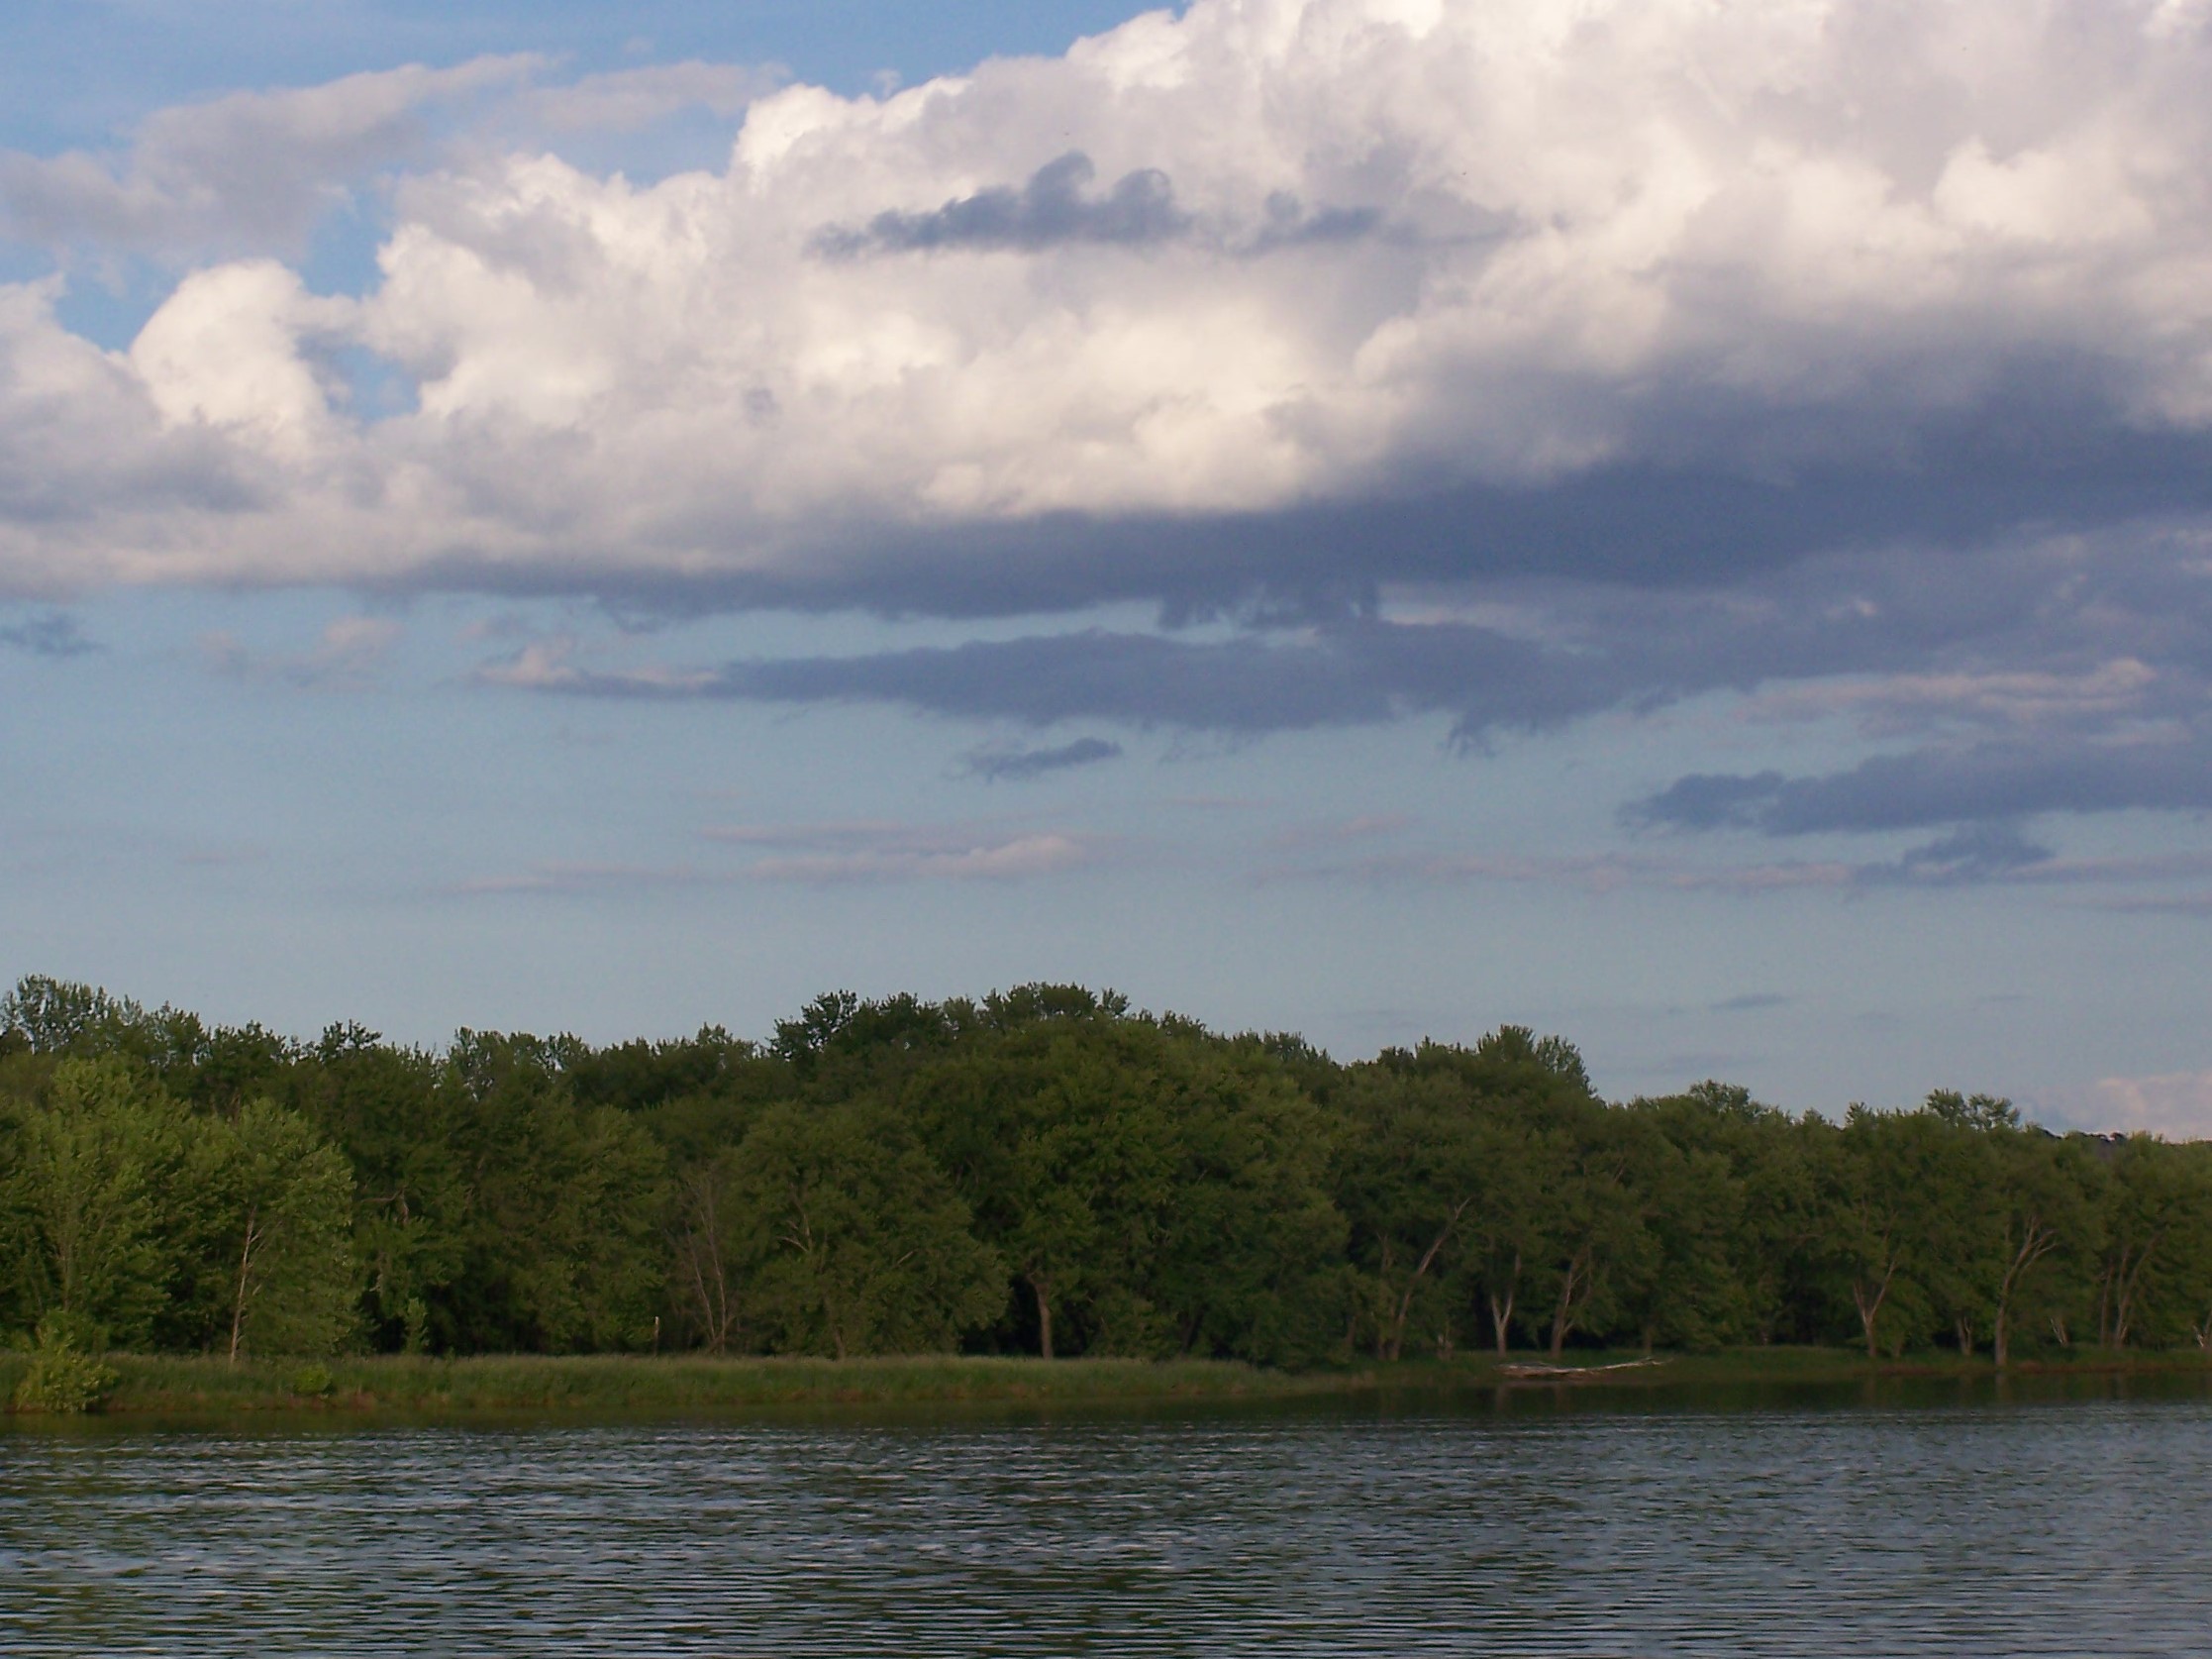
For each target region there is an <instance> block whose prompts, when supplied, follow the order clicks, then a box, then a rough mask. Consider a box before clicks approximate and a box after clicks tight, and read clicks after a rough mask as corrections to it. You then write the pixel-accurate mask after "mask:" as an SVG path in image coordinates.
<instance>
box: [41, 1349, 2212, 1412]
mask: <svg viewBox="0 0 2212 1659" xmlns="http://www.w3.org/2000/svg"><path fill="white" fill-rule="evenodd" d="M104 1363H105V1364H106V1366H107V1367H108V1368H109V1370H110V1371H112V1372H113V1374H114V1382H113V1385H112V1387H111V1388H110V1389H109V1391H108V1392H107V1394H106V1396H105V1398H104V1399H103V1400H102V1401H101V1403H100V1405H99V1407H98V1408H99V1409H101V1410H103V1411H105V1412H107V1413H110V1414H129V1415H140V1414H145V1415H193V1416H199V1415H209V1414H213V1415H227V1414H230V1413H234V1412H251V1411H332V1412H375V1411H397V1412H410V1413H428V1414H445V1413H456V1414H466V1413H470V1412H491V1411H577V1412H588V1411H624V1412H666V1413H670V1414H682V1413H686V1412H700V1411H725V1410H742V1409H746V1408H748V1407H762V1406H785V1405H893V1406H896V1405H931V1404H955V1403H971V1402H972V1403H992V1402H999V1403H1006V1404H1040V1405H1087V1404H1096V1405H1111V1404H1115V1403H1120V1402H1128V1403H1140V1404H1141V1403H1144V1402H1147V1401H1157V1402H1162V1403H1164V1402H1170V1401H1185V1402H1191V1403H1198V1402H1207V1401H1220V1402H1236V1401H1261V1400H1300V1399H1308V1400H1311V1399H1327V1398H1352V1397H1359V1396H1380V1395H1398V1394H1417V1393H1459V1392H1464V1391H1471V1390H1494V1389H1505V1390H1513V1391H1521V1390H1544V1391H1549V1390H1558V1389H1561V1388H1575V1389H1583V1388H1602V1389H1605V1390H1607V1391H1618V1390H1641V1389H1660V1388H1663V1389H1670V1390H1674V1389H1687V1390H1743V1389H1759V1388H1787V1387H1790V1386H1806V1387H1815V1386H1832V1385H1838V1384H1852V1383H1880V1382H1883V1381H1907V1382H1942V1381H1945V1380H1956V1381H1958V1382H1961V1383H1971V1382H1973V1381H1975V1380H1983V1381H1986V1380H1988V1379H1989V1378H1991V1377H1992V1375H1993V1368H1992V1366H1991V1364H1990V1362H1989V1361H1988V1360H1987V1359H1986V1358H1968V1357H1961V1356H1959V1355H1953V1354H1945V1353H1933V1354H1925V1355H1917V1356H1907V1357H1906V1358H1904V1359H1901V1360H1880V1361H1869V1360H1868V1359H1866V1357H1865V1356H1864V1355H1863V1354H1856V1353H1853V1352H1851V1351H1849V1350H1846V1349H1835V1348H1779V1347H1776V1348H1749V1349H1733V1350H1726V1351H1723V1352H1718V1353H1701V1354H1660V1355H1657V1356H1653V1357H1650V1358H1649V1359H1646V1358H1645V1357H1644V1356H1641V1355H1635V1354H1607V1353H1577V1354H1573V1355H1570V1356H1568V1357H1567V1361H1566V1363H1565V1364H1564V1365H1563V1366H1561V1367H1558V1368H1557V1369H1555V1368H1552V1367H1550V1366H1549V1365H1547V1364H1546V1363H1545V1362H1544V1360H1543V1358H1542V1356H1539V1355H1532V1354H1514V1355H1511V1356H1508V1357H1507V1358H1506V1359H1505V1360H1503V1361H1500V1360H1498V1359H1497V1358H1495V1357H1494V1356H1490V1355H1466V1356H1458V1357H1455V1358H1453V1359H1450V1360H1435V1359H1425V1360H1410V1361H1406V1362H1403V1363H1401V1364H1396V1365H1382V1364H1370V1365H1357V1366H1349V1367H1342V1368H1331V1369H1325V1370H1316V1371H1306V1372H1282V1371H1268V1370H1263V1369H1260V1368H1258V1367H1255V1366H1249V1365H1243V1364H1238V1363H1234V1362H1228V1361H1215V1360H1168V1361H1157V1362H1155V1361H1148V1360H1113V1359H1075V1360H1056V1361H1052V1362H1046V1361H1042V1360H1035V1359H1026V1358H1018V1357H1000V1356H962V1355H929V1356H919V1357H912V1358H896V1357H894V1358H875V1359H855V1360H842V1361H840V1360H825V1359H795V1358H777V1359H758V1358H746V1359H715V1358H710V1357H707V1356H703V1355H667V1356H658V1357H648V1356H642V1355H570V1356H543V1355H490V1356H481V1357H475V1358H466V1359H430V1358H414V1357H408V1356H404V1355H369V1356H354V1357H351V1358H341V1359H333V1360H328V1361H322V1362H314V1363H305V1362H300V1361H296V1360H294V1361H281V1360H247V1361H243V1362H241V1363H240V1364H238V1365H235V1366H234V1365H231V1364H229V1363H227V1362H226V1361H224V1360H221V1359H217V1358H213V1357H205V1356H178V1355H140V1354H110V1355H107V1356H105V1357H104ZM30 1364H31V1357H30V1356H29V1355H27V1354H20V1353H0V1401H14V1400H15V1399H16V1392H17V1387H18V1385H19V1384H20V1382H21V1380H22V1378H23V1377H24V1375H25V1373H26V1372H27V1371H28V1369H29V1367H30ZM2191 1374H2195V1375H2200V1376H2204V1377H2206V1378H2207V1379H2212V1362H2208V1360H2207V1357H2206V1356H2205V1355H2204V1354H2202V1353H2200V1352H2197V1351H2196V1350H2193V1349H2191V1350H2181V1351H2175V1352H2162V1353H2145V1352H2142V1351H2138V1350H2129V1351H2126V1352H2116V1351H2095V1350H2075V1351H2073V1352H2071V1353H2069V1354H2065V1355H2060V1356H2052V1355H2039V1356H2037V1357H2036V1358H2034V1359H2031V1360H2025V1361H2021V1362H2019V1363H2016V1364H2015V1365H2014V1366H2012V1367H2011V1368H2010V1372H2009V1375H2010V1376H2012V1377H2016V1378H2031V1377H2082V1378H2091V1377H2099V1376H2115V1377H2130V1376H2174V1377H2185V1376H2188V1375H2191Z"/></svg>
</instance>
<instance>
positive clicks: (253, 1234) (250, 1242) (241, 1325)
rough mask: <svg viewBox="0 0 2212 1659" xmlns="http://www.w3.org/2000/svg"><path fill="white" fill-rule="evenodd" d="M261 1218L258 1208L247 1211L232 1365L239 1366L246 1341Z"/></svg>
mask: <svg viewBox="0 0 2212 1659" xmlns="http://www.w3.org/2000/svg"><path fill="white" fill-rule="evenodd" d="M259 1217H260V1210H259V1208H258V1207H256V1206H252V1205H249V1206H248V1208H247V1211H246V1243H245V1244H244V1245H243V1246H242V1247H241V1248H240V1250H239V1253H238V1296H236V1297H235V1298H234V1299H233V1301H232V1303H231V1363H232V1364H233V1365H236V1364H238V1351H239V1346H240V1344H241V1343H242V1342H244V1341H245V1339H246V1301H247V1291H248V1288H249V1286H250V1285H251V1274H252V1268H253V1247H254V1246H255V1245H256V1244H258V1243H260V1241H261V1235H260V1233H259V1232H258V1231H257V1230H256V1229H255V1226H254V1223H255V1222H256V1221H257V1220H258V1219H259Z"/></svg>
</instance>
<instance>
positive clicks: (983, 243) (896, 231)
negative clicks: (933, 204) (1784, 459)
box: [814, 151, 1191, 259]
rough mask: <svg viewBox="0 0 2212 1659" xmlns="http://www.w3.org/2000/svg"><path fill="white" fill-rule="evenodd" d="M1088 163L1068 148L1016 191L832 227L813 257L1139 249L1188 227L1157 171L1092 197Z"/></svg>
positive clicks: (1093, 171)
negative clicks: (1101, 246) (1073, 247)
mask: <svg viewBox="0 0 2212 1659" xmlns="http://www.w3.org/2000/svg"><path fill="white" fill-rule="evenodd" d="M1097 176H1098V169H1097V167H1096V166H1094V165H1093V164H1092V163H1091V158H1090V157H1089V156H1085V155H1083V154H1082V153H1080V152H1079V151H1070V152H1069V153H1068V154H1067V155H1065V156H1060V157H1059V158H1058V159H1057V160H1054V161H1048V162H1047V163H1046V164H1045V165H1044V166H1042V167H1039V168H1038V169H1037V171H1036V172H1034V173H1032V174H1031V175H1030V178H1029V181H1028V182H1027V183H1026V184H1024V185H1022V186H1021V188H1020V189H1012V188H1008V187H1006V186H1004V185H1001V186H998V187H996V188H993V189H989V190H979V191H977V192H976V193H975V194H974V195H972V196H961V197H957V198H955V200H953V201H949V202H947V203H946V204H945V205H944V206H943V207H941V208H938V209H936V210H935V211H934V212H929V213H878V214H877V215H876V216H875V217H874V218H873V219H870V220H869V221H868V222H867V225H866V227H865V228H864V229H860V230H855V229H851V228H840V227H833V228H831V229H829V230H825V231H823V232H822V233H821V234H820V235H818V236H817V237H816V238H815V239H814V249H815V252H816V253H819V254H823V255H826V256H829V257H831V258H836V259H851V258H853V257H855V256H856V255H860V254H867V253H882V254H919V253H935V252H938V251H941V250H944V249H955V248H980V249H1019V250H1021V251H1023V252H1025V253H1032V252H1035V251H1037V250H1038V249H1042V248H1053V247H1057V246H1059V245H1061V244H1063V243H1110V244H1116V245H1119V246H1122V247H1127V248H1142V247H1145V246H1147V245H1149V244H1152V243H1159V242H1168V241H1172V240H1173V239H1174V238H1176V237H1179V236H1181V235H1183V234H1184V233H1185V232H1186V231H1188V230H1189V229H1190V223H1191V221H1190V217H1189V215H1188V214H1185V213H1184V212H1182V211H1181V209H1179V208H1177V207H1176V206H1175V190H1174V186H1173V185H1172V184H1171V183H1169V182H1168V178H1167V175H1166V174H1165V173H1163V172H1160V171H1158V170H1157V169H1156V168H1151V167H1147V168H1143V169H1141V170H1139V171H1137V172H1131V173H1125V174H1123V175H1122V177H1121V178H1120V179H1119V180H1118V181H1117V182H1116V183H1115V184H1114V186H1113V188H1112V189H1110V190H1107V191H1105V192H1103V193H1099V194H1092V193H1090V191H1089V188H1088V187H1089V185H1090V182H1091V180H1092V179H1094V178H1096V177H1097Z"/></svg>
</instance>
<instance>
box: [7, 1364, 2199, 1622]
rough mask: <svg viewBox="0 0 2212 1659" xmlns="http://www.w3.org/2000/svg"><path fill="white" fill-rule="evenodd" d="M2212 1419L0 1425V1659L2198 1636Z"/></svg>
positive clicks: (1455, 1417) (1862, 1416) (1830, 1414)
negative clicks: (186, 1428)
mask: <svg viewBox="0 0 2212 1659" xmlns="http://www.w3.org/2000/svg"><path fill="white" fill-rule="evenodd" d="M2207 1476H2212V1408H2208V1407H2207V1406H2206V1405H2205V1404H2204V1403H2203V1402H2202V1401H2197V1402H2193V1403H2171V1402H2168V1403H2159V1404H2146V1403H2140V1402H2124V1401H2123V1402H2106V1403H2101V1404H2094V1405H2087V1404H2084V1405H2074V1406H2069V1407H2064V1408H2060V1409H2044V1410H2033V1409H2016V1410H1994V1411H1968V1410H1957V1411H1953V1410H1918V1411H1881V1410H1871V1409H1868V1410H1851V1411H1806V1412H1760V1413H1745V1414H1742V1415H1734V1416H1730V1415H1716V1414H1711V1413H1704V1414H1690V1413H1683V1414H1672V1415H1670V1414H1666V1413H1662V1412H1655V1413H1648V1414H1641V1415H1631V1414H1606V1413H1592V1414H1589V1415H1565V1416H1560V1417H1558V1418H1555V1419H1550V1420H1533V1421H1532V1420H1516V1419H1513V1418H1510V1417H1505V1416H1496V1415H1483V1414H1480V1413H1459V1414H1455V1413H1448V1412H1440V1413H1438V1414H1435V1415H1428V1416H1421V1415H1415V1416H1407V1417H1401V1418H1368V1417H1357V1416H1332V1415H1325V1414H1317V1415H1314V1416H1311V1417H1300V1416H1280V1415H1276V1416H1265V1417H1254V1418H1237V1417H1210V1418H1206V1419H1202V1420H1193V1421H1187V1422H1175V1421H1119V1422H1091V1423H1083V1422H1055V1423H1043V1424H1039V1423H1028V1424H1018V1423H988V1422H972V1423H967V1424H955V1425H945V1424H938V1425H935V1426H929V1427H915V1426H908V1427H891V1426H880V1425H878V1426H859V1425H852V1424H846V1425H837V1424H830V1425H823V1424H783V1425H763V1424H759V1423H752V1424H744V1425H737V1424H698V1423H690V1424H677V1425H668V1424H661V1425H645V1426H641V1425H634V1424H633V1425H622V1424H615V1425H600V1426H592V1427H544V1426H537V1427H526V1428H507V1429H468V1428H451V1427H436V1428H411V1429H392V1428H385V1429H358V1430H353V1431H324V1432H320V1433H312V1434H310V1433H264V1434H251V1435H249V1434H213V1433H205V1432H201V1433H161V1434H152V1433H145V1432H140V1433H136V1434H112V1433H111V1434H94V1435H88V1436H77V1437H62V1436H51V1435H33V1434H24V1433H16V1434H8V1435H0V1650H4V1651H6V1652H8V1653H10V1654H16V1655H24V1656H34V1655H49V1654H53V1655H60V1654H67V1655H72V1656H75V1655H88V1654H127V1653H157V1654H163V1655H200V1654H211V1655H212V1654H226V1655H229V1654H241V1653H250V1654H254V1655H310V1654H439V1655H444V1654H452V1653H470V1654H510V1653H512V1654H525V1653H528V1654H536V1653H546V1652H553V1651H557V1652H560V1653H562V1654H563V1655H568V1656H573V1659H590V1656H594V1655H600V1654H641V1653H646V1654H671V1655H677V1654H680V1655H691V1654H715V1655H749V1654H786V1653H794V1652H799V1651H807V1652H815V1653H849V1654H900V1655H916V1654H939V1653H943V1654H963V1655H970V1654H972V1655H997V1654H1007V1655H1017V1654H1018V1655H1021V1656H1022V1659H1038V1656H1040V1655H1054V1654H1115V1655H1149V1654H1189V1655H1210V1654H1250V1653H1255V1652H1267V1653H1269V1654H1272V1655H1280V1656H1284V1659H1291V1656H1298V1655H1307V1654H1324V1653H1326V1654H1343V1653H1390V1654H1427V1653H1437V1654H1443V1653H1450V1654H1455V1655H1466V1654H1497V1655H1518V1654H1545V1655H1576V1656H1579V1655H1608V1656H1612V1655H1623V1656H1626V1655H1635V1656H1639V1659H1641V1656H1646V1655H1650V1656H1668V1659H1671V1656H1679V1655H1708V1654H1728V1655H1744V1656H1753V1659H1806V1656H1820V1659H1829V1656H1833V1655H1842V1654H1846V1653H1849V1654H1853V1655H1860V1654H1865V1655H1897V1656H1914V1655H1939V1654H1940V1655H1946V1656H1948V1655H1953V1654H1961V1653H1974V1654H2022V1655H2061V1654H2062V1655H2098V1656H2100V1659H2101V1656H2119V1655H2138V1654H2145V1655H2148V1654H2181V1653H2196V1654H2201V1653H2204V1652H2206V1651H2208V1650H2212V1590H2208V1589H2207V1586H2212V1481H2208V1480H2207Z"/></svg>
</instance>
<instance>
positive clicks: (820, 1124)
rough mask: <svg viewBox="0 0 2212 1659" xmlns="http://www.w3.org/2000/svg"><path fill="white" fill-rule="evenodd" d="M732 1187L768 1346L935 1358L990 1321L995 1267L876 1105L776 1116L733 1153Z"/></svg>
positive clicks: (995, 1302)
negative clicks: (927, 1354)
mask: <svg viewBox="0 0 2212 1659" xmlns="http://www.w3.org/2000/svg"><path fill="white" fill-rule="evenodd" d="M729 1176H730V1179H729V1181H728V1183H727V1193H728V1198H727V1202H728V1203H729V1204H730V1205H731V1206H732V1207H734V1208H735V1210H736V1211H737V1214H738V1217H739V1222H738V1224H739V1225H740V1226H741V1227H742V1228H743V1229H744V1230H745V1232H746V1233H747V1234H748V1235H749V1236H750V1242H751V1250H750V1253H749V1258H750V1259H749V1260H748V1261H747V1263H746V1266H747V1268H748V1270H749V1272H748V1287H747V1296H748V1297H749V1299H750V1301H751V1302H752V1303H753V1305H754V1307H755V1308H756V1309H757V1310H758V1316H759V1318H760V1320H761V1321H762V1324H763V1325H764V1327H765V1328H766V1330H767V1332H768V1334H769V1336H770V1338H771V1340H773V1341H774V1343H775V1344H776V1346H778V1347H780V1348H783V1349H786V1350H798V1351H802V1352H810V1353H829V1354H831V1355H834V1356H835V1357H836V1358H838V1359H845V1358H847V1357H848V1356H850V1355H855V1354H876V1353H921V1352H935V1351H941V1350H945V1349H950V1348H952V1347H954V1346H955V1344H956V1343H957V1341H958V1339H959V1337H960V1335H961V1334H962V1333H963V1332H965V1331H967V1330H970V1329H973V1328H974V1327H976V1326H978V1325H981V1324H983V1323H985V1322H987V1321H988V1320H989V1319H990V1318H991V1317H992V1316H993V1314H995V1313H996V1312H997V1310H998V1307H999V1303H1000V1298H1001V1296H1002V1295H1003V1287H1004V1284H1005V1280H1004V1277H1003V1275H1004V1268H1003V1266H1002V1264H1001V1263H1000V1262H999V1261H998V1259H997V1257H996V1256H995V1255H994V1254H993V1253H992V1252H991V1251H990V1250H989V1249H987V1248H986V1247H985V1246H983V1245H982V1244H980V1243H978V1242H977V1241H976V1239H975V1237H974V1236H973V1235H972V1234H971V1233H970V1232H969V1231H968V1211H967V1206H966V1205H965V1204H964V1203H962V1202H961V1201H960V1198H959V1195H958V1194H957V1193H956V1192H954V1190H953V1186H952V1183H951V1182H950V1181H949V1180H948V1179H947V1178H946V1176H945V1173H944V1172H943V1171H942V1170H941V1169H939V1167H938V1166H937V1164H936V1162H935V1161H934V1160H933V1159H932V1158H931V1157H930V1155H929V1153H928V1151H927V1150H926V1149H925V1148H923V1147H922V1146H921V1144H920V1143H919V1142H918V1141H917V1140H916V1139H915V1138H914V1136H913V1133H912V1131H911V1129H910V1128H909V1127H908V1126H907V1125H906V1124H905V1123H904V1122H903V1121H902V1120H901V1119H900V1118H898V1117H897V1116H895V1115H894V1114H892V1113H890V1112H888V1111H886V1110H884V1109H882V1108H881V1107H879V1106H871V1105H869V1104H867V1103H865V1102H854V1103H851V1104H847V1105H842V1106H835V1107H831V1108H828V1109H826V1110H819V1111H807V1110H804V1109H803V1108H800V1107H797V1106H789V1105H786V1106H778V1107H774V1108H772V1109H771V1110H769V1111H768V1112H767V1114H766V1115H764V1116H763V1117H762V1118H761V1120H760V1121H759V1122H758V1123H756V1124H755V1125H754V1128H753V1131H752V1132H751V1133H750V1134H748V1135H747V1136H746V1138H745V1142H744V1144H743V1145H741V1146H740V1147H739V1148H738V1149H737V1150H736V1151H735V1152H734V1153H733V1154H731V1155H730V1170H729Z"/></svg>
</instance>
